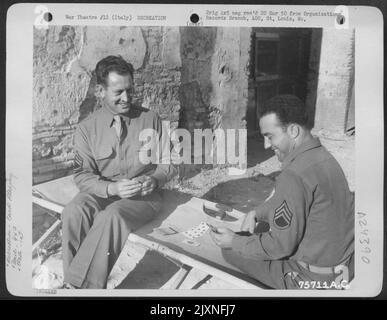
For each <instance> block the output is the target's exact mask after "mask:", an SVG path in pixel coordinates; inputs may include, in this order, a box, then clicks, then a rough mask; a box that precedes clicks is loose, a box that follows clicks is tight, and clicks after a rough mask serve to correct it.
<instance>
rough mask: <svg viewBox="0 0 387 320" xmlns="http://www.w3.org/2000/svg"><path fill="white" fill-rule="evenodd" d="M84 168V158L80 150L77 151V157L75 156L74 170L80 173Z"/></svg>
mask: <svg viewBox="0 0 387 320" xmlns="http://www.w3.org/2000/svg"><path fill="white" fill-rule="evenodd" d="M82 168H83V158H82V157H81V155H80V154H79V152H78V151H75V157H74V172H75V173H78V172H80V171H81V170H82Z"/></svg>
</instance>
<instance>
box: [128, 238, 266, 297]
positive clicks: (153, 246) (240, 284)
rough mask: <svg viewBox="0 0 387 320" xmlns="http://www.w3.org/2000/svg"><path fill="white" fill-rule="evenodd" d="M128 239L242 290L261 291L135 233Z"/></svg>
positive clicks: (250, 284)
mask: <svg viewBox="0 0 387 320" xmlns="http://www.w3.org/2000/svg"><path fill="white" fill-rule="evenodd" d="M128 239H129V240H130V241H133V242H136V243H140V244H142V245H144V246H145V247H148V248H149V249H151V250H156V251H158V252H160V253H161V254H163V255H165V256H169V257H171V258H172V259H175V260H177V261H180V262H181V263H182V264H185V265H188V266H191V267H194V268H198V269H200V270H202V271H204V272H207V273H208V274H210V275H213V276H216V277H218V278H220V279H222V280H224V281H227V282H229V283H231V284H234V285H236V286H237V287H239V288H241V289H258V290H260V288H259V287H257V286H255V285H253V284H252V283H249V282H247V281H244V280H242V279H239V278H237V277H234V276H232V275H230V274H228V273H226V272H224V271H222V270H219V269H216V268H214V267H212V266H210V265H207V264H204V263H202V262H200V261H197V260H194V259H192V258H190V257H188V256H186V255H184V254H181V253H178V252H176V251H173V250H171V249H169V248H167V247H165V246H162V245H160V244H158V243H157V242H153V241H149V240H147V239H144V238H141V237H139V236H137V235H136V234H134V233H131V234H130V235H129V238H128Z"/></svg>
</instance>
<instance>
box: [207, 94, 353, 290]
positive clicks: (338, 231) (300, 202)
mask: <svg viewBox="0 0 387 320" xmlns="http://www.w3.org/2000/svg"><path fill="white" fill-rule="evenodd" d="M259 125H260V128H261V133H262V135H263V136H264V139H265V148H268V147H271V148H272V149H273V150H274V152H275V154H276V156H277V157H278V159H279V161H280V162H282V170H281V174H280V175H279V176H278V177H277V180H276V184H275V189H274V193H273V194H272V196H271V197H270V198H269V199H267V200H266V201H265V202H264V203H263V204H262V205H261V206H259V207H258V208H257V209H256V210H254V211H251V212H249V213H248V214H247V215H246V217H245V220H244V222H243V224H242V230H243V231H249V232H250V233H251V234H252V235H249V236H242V235H238V234H235V233H234V232H232V231H231V230H229V229H227V228H219V229H218V230H217V233H214V232H211V236H212V238H213V240H214V242H215V243H216V244H217V245H218V246H220V247H221V248H223V250H222V252H223V255H224V257H225V259H226V260H227V261H228V262H230V263H231V264H233V265H235V266H237V267H238V268H240V269H241V270H243V271H244V272H246V273H247V274H249V275H250V276H252V277H253V278H255V279H257V280H258V281H259V282H261V283H263V284H265V285H267V286H269V287H271V288H278V289H297V288H305V289H308V288H312V289H313V288H315V289H318V288H321V289H323V288H331V289H334V288H340V287H339V285H341V287H346V285H347V284H348V282H349V280H350V279H351V278H352V277H353V254H354V207H353V204H354V203H353V196H352V194H351V193H350V191H349V188H348V184H347V181H346V178H345V176H344V173H343V171H342V169H341V168H340V166H339V164H338V163H337V161H336V160H335V159H334V158H333V156H332V155H331V154H330V153H329V152H328V151H327V150H326V149H325V148H324V147H323V146H322V145H321V143H320V141H319V139H318V138H314V137H313V136H312V134H311V132H310V129H309V127H308V121H307V117H306V116H305V108H304V104H303V103H302V101H301V100H300V99H298V98H297V97H295V96H292V95H281V96H277V97H274V98H272V99H270V100H269V101H268V102H267V103H266V105H265V106H264V110H263V113H262V114H261V116H260V121H259ZM259 220H264V221H266V222H268V223H269V225H270V230H269V231H268V232H265V233H261V234H257V235H256V234H253V232H254V228H255V226H256V222H257V221H259ZM312 281H313V282H312Z"/></svg>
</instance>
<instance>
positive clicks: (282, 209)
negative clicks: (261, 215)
mask: <svg viewBox="0 0 387 320" xmlns="http://www.w3.org/2000/svg"><path fill="white" fill-rule="evenodd" d="M292 217H293V213H292V212H291V211H290V209H289V207H288V204H287V203H286V200H284V202H282V204H281V205H280V206H279V207H278V208H277V209H275V213H274V219H273V222H274V226H275V227H276V228H277V229H280V230H283V229H287V228H289V226H290V223H291V221H292Z"/></svg>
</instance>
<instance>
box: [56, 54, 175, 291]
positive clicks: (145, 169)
mask: <svg viewBox="0 0 387 320" xmlns="http://www.w3.org/2000/svg"><path fill="white" fill-rule="evenodd" d="M95 72H96V76H97V88H96V89H97V90H96V92H97V94H98V95H99V96H100V98H101V104H102V106H101V108H100V109H98V110H97V111H95V112H94V113H93V114H92V115H91V116H89V117H88V118H87V119H85V120H84V121H82V122H81V123H80V124H79V125H78V128H77V130H76V132H75V136H74V148H75V175H74V180H75V183H76V185H77V186H78V188H79V189H80V193H79V194H78V195H77V196H76V197H75V198H74V199H73V200H72V201H71V202H70V203H69V204H68V205H67V206H66V207H65V209H64V211H63V214H62V219H63V243H62V244H63V268H64V281H65V283H66V285H67V287H76V288H97V289H98V288H105V287H106V282H107V277H108V275H109V273H110V271H111V269H112V267H113V265H114V263H115V261H116V260H117V258H118V256H119V254H120V251H121V250H122V248H123V246H124V244H125V242H126V239H127V237H128V235H129V233H130V232H131V231H133V230H136V229H137V228H139V227H140V226H142V225H143V224H145V223H146V222H147V221H149V220H151V219H152V218H154V217H155V215H156V214H157V213H158V211H159V210H160V208H161V201H162V199H161V195H160V193H159V191H158V190H157V189H158V188H160V187H161V186H163V184H164V183H165V182H166V181H167V180H169V179H170V178H171V177H172V176H173V175H174V173H175V169H174V168H173V166H171V165H167V164H154V163H153V164H152V163H149V164H144V163H143V161H141V159H140V157H139V155H140V153H141V152H140V150H141V147H143V144H144V142H142V141H141V140H140V139H139V134H140V132H141V131H142V130H144V129H152V130H155V131H156V132H157V133H158V134H159V137H160V139H161V134H162V126H161V121H160V118H159V117H158V116H157V115H156V114H155V113H154V112H152V111H150V110H147V109H144V108H139V107H135V106H133V105H132V104H131V98H132V95H133V92H134V90H133V89H134V83H133V67H132V65H131V64H130V63H127V62H126V61H125V60H124V59H122V58H121V57H116V56H108V57H106V58H104V59H102V60H101V61H99V62H98V64H97V66H96V71H95Z"/></svg>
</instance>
